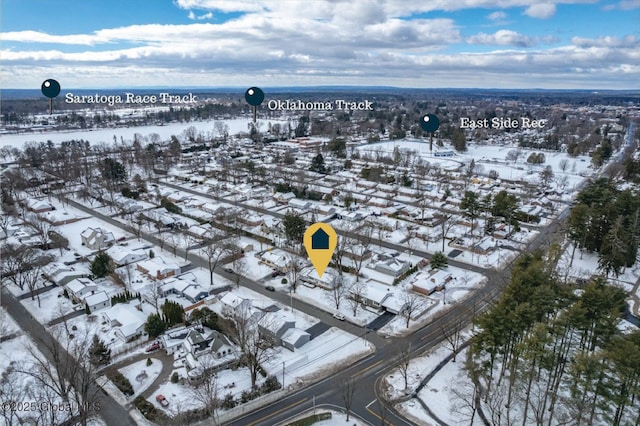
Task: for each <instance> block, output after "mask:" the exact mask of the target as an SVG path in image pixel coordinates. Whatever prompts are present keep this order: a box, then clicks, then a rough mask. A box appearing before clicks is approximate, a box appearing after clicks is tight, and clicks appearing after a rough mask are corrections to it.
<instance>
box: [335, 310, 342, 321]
mask: <svg viewBox="0 0 640 426" xmlns="http://www.w3.org/2000/svg"><path fill="white" fill-rule="evenodd" d="M333 317H334V318H335V319H337V320H340V321H344V315H342V314H341V313H339V312H336V313H335V314H333Z"/></svg>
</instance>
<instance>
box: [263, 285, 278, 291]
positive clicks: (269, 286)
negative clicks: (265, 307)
mask: <svg viewBox="0 0 640 426" xmlns="http://www.w3.org/2000/svg"><path fill="white" fill-rule="evenodd" d="M264 288H266V289H267V290H269V291H276V288H275V287H274V286H272V285H267V286H265V287H264Z"/></svg>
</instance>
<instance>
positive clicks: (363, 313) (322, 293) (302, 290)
mask: <svg viewBox="0 0 640 426" xmlns="http://www.w3.org/2000/svg"><path fill="white" fill-rule="evenodd" d="M345 276H346V275H345ZM353 281H355V278H353V280H352V282H353ZM293 298H294V299H300V300H301V301H303V302H306V303H308V304H310V305H312V306H316V307H318V308H320V309H322V310H323V311H326V312H328V313H330V314H334V313H337V312H339V313H341V314H342V315H344V317H345V318H346V320H347V321H349V322H352V323H354V324H356V325H361V326H364V325H366V324H369V323H370V322H371V321H373V320H374V319H376V318H377V317H378V314H376V313H374V312H371V311H368V310H366V309H363V308H362V306H359V307H358V310H357V312H356V315H355V316H354V315H353V309H352V307H351V304H350V302H349V300H347V298H346V295H345V297H344V298H343V300H342V301H341V302H340V308H339V309H336V305H335V302H334V299H333V296H332V295H331V292H330V291H328V290H324V289H322V288H320V287H315V288H309V287H307V286H304V285H299V286H298V288H297V289H296V292H295V293H294V294H293ZM293 307H294V309H295V301H294V305H293Z"/></svg>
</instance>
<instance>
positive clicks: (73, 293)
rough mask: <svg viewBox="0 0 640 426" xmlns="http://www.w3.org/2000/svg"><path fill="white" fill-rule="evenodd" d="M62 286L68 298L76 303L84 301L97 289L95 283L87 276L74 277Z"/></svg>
mask: <svg viewBox="0 0 640 426" xmlns="http://www.w3.org/2000/svg"><path fill="white" fill-rule="evenodd" d="M64 288H65V289H66V290H67V294H69V298H70V299H72V300H75V301H76V302H77V303H82V302H84V299H85V298H86V297H87V296H91V295H92V294H94V293H95V292H96V291H98V286H97V285H96V283H94V282H93V281H91V280H90V279H89V278H76V279H74V280H72V281H70V282H69V283H68V284H67V285H65V286H64Z"/></svg>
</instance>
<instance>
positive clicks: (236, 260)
mask: <svg viewBox="0 0 640 426" xmlns="http://www.w3.org/2000/svg"><path fill="white" fill-rule="evenodd" d="M231 267H232V269H233V281H234V282H235V283H236V288H240V280H242V275H243V274H244V273H246V269H247V261H246V260H245V259H244V256H243V255H241V254H240V253H236V254H234V255H233V261H232V262H231Z"/></svg>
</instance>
